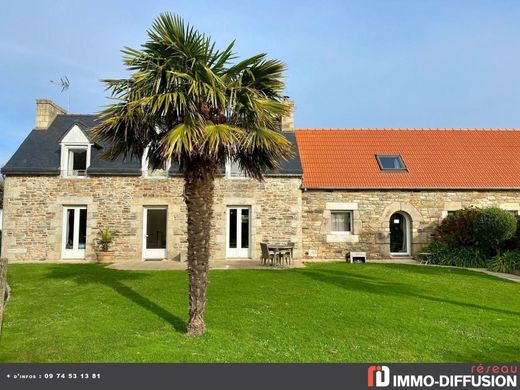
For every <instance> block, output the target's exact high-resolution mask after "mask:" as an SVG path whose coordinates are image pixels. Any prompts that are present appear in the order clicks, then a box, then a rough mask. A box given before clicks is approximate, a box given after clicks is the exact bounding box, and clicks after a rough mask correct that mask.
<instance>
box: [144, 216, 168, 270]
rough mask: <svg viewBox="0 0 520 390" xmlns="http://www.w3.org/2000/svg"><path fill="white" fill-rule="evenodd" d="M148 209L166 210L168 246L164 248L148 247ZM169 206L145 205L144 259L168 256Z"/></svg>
mask: <svg viewBox="0 0 520 390" xmlns="http://www.w3.org/2000/svg"><path fill="white" fill-rule="evenodd" d="M148 210H164V211H165V212H166V227H165V228H166V247H165V248H164V249H163V248H161V249H148V248H147V247H146V241H147V240H146V239H147V233H148V231H147V225H148ZM168 225H169V224H168V206H143V236H142V242H143V245H142V247H143V251H142V258H143V260H163V259H166V258H167V256H168V228H169V226H168Z"/></svg>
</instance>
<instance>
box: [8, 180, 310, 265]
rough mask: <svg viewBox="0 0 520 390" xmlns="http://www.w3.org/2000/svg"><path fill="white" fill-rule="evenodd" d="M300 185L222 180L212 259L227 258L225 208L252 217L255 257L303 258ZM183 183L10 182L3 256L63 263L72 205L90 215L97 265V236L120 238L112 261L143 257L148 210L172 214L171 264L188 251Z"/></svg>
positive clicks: (89, 251) (90, 248)
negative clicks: (287, 247)
mask: <svg viewBox="0 0 520 390" xmlns="http://www.w3.org/2000/svg"><path fill="white" fill-rule="evenodd" d="M300 184H301V178H299V177H267V178H266V179H265V181H263V182H259V181H256V180H250V179H227V178H224V177H220V178H217V179H216V186H215V204H214V218H213V221H212V222H211V223H212V225H213V229H212V232H213V236H212V242H211V244H210V245H211V253H212V260H222V259H225V258H226V234H227V231H226V229H227V224H226V218H227V208H228V206H248V207H250V210H251V214H250V215H251V243H250V248H251V252H250V254H249V256H250V257H251V258H253V259H259V257H260V245H259V243H260V242H261V241H264V240H265V241H269V242H288V241H291V242H294V243H296V247H295V257H298V258H300V257H301V242H302V237H301V232H302V228H301V208H302V205H301V190H300ZM182 190H183V179H182V178H180V177H170V178H165V179H159V178H150V179H145V178H142V177H123V176H110V177H109V176H103V177H101V176H100V177H87V178H75V179H70V178H69V179H67V178H60V177H56V176H7V178H6V181H5V194H4V204H5V206H4V208H5V209H4V212H5V215H4V222H5V225H4V236H3V244H2V257H6V258H8V259H9V260H10V261H14V262H23V261H62V259H63V248H64V241H63V240H64V238H63V236H64V221H65V217H64V213H65V211H64V210H65V209H66V207H67V206H84V207H86V209H87V234H86V237H87V238H86V248H85V260H86V261H94V260H95V258H96V256H95V248H94V239H95V237H96V233H97V231H98V229H101V228H105V227H108V228H111V229H115V230H117V231H118V237H117V239H116V242H115V243H114V245H113V246H112V250H113V251H114V252H115V253H114V261H135V260H141V259H142V258H143V240H144V234H143V230H144V222H143V218H144V210H145V207H146V206H164V207H166V208H167V236H166V240H167V243H166V247H167V256H166V257H167V259H169V260H178V259H180V257H181V254H182V253H185V252H186V248H187V240H186V206H185V204H184V201H183V199H182Z"/></svg>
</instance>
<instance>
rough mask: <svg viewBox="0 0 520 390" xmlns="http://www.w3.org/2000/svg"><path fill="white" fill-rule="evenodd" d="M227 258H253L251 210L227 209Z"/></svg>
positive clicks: (245, 208) (240, 208)
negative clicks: (251, 247) (251, 248)
mask: <svg viewBox="0 0 520 390" xmlns="http://www.w3.org/2000/svg"><path fill="white" fill-rule="evenodd" d="M226 217H227V218H226V219H227V234H226V257H236V258H249V257H250V256H251V250H250V246H251V222H250V221H251V208H250V207H243V206H240V207H239V206H232V207H228V209H227V216H226Z"/></svg>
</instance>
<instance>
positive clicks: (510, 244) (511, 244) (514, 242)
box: [503, 215, 520, 251]
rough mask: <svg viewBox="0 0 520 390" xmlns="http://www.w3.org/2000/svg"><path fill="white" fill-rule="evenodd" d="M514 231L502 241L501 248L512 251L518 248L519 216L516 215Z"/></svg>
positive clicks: (519, 235)
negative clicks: (507, 238)
mask: <svg viewBox="0 0 520 390" xmlns="http://www.w3.org/2000/svg"><path fill="white" fill-rule="evenodd" d="M515 218H516V233H515V235H514V236H513V237H512V238H510V239H509V240H507V241H505V242H504V245H503V249H504V250H508V251H512V250H515V249H520V222H519V221H520V216H518V215H517V216H516V217H515Z"/></svg>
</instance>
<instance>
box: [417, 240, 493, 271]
mask: <svg viewBox="0 0 520 390" xmlns="http://www.w3.org/2000/svg"><path fill="white" fill-rule="evenodd" d="M423 251H424V252H428V253H431V256H430V259H429V260H430V264H438V265H451V266H456V267H469V268H483V267H487V260H486V256H485V253H483V252H482V251H481V250H480V248H478V247H476V246H452V245H448V244H445V243H442V242H439V241H433V242H432V243H430V244H429V245H427V246H426V247H425V248H424V250H423Z"/></svg>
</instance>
